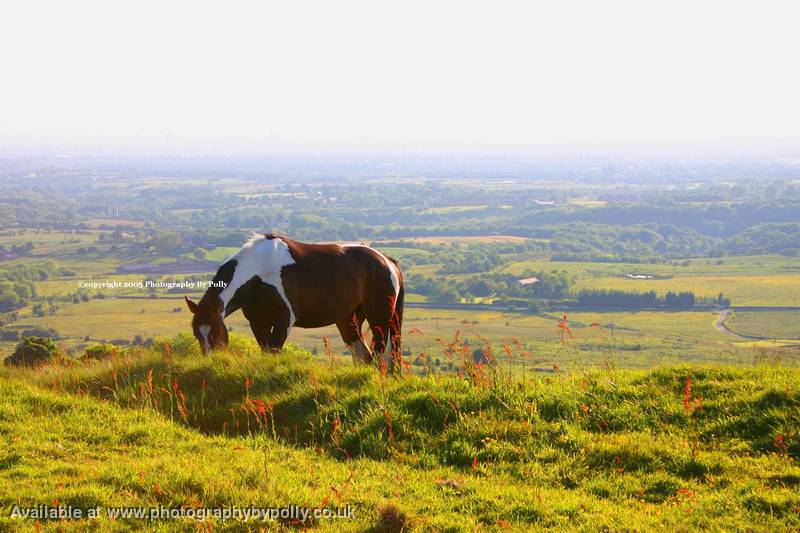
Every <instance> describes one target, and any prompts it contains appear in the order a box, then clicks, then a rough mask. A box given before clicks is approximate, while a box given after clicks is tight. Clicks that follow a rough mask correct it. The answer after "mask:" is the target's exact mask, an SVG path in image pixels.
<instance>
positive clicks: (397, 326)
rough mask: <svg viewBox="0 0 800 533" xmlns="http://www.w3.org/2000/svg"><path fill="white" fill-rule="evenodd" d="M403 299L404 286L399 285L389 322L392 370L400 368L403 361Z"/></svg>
mask: <svg viewBox="0 0 800 533" xmlns="http://www.w3.org/2000/svg"><path fill="white" fill-rule="evenodd" d="M404 300H405V287H404V286H403V285H400V291H399V293H398V295H397V301H396V302H395V304H394V315H393V316H392V319H391V321H390V322H389V333H390V337H389V338H390V340H391V343H392V350H391V356H392V364H393V369H392V370H393V371H400V370H402V368H401V366H402V362H403V345H402V338H401V337H402V330H403V301H404Z"/></svg>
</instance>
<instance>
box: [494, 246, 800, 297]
mask: <svg viewBox="0 0 800 533" xmlns="http://www.w3.org/2000/svg"><path fill="white" fill-rule="evenodd" d="M687 261H688V262H689V265H688V266H680V265H678V266H673V265H668V264H654V265H649V264H627V263H581V262H558V261H519V262H514V263H511V264H510V265H508V266H506V267H505V268H504V270H505V271H507V272H510V273H513V274H521V273H522V272H523V271H525V270H527V269H532V270H539V271H545V272H549V271H553V270H563V271H566V272H569V273H570V274H573V275H574V276H575V277H576V286H575V289H576V290H580V289H620V290H625V291H630V292H646V291H649V290H655V291H656V292H657V293H658V294H659V295H664V294H666V293H667V292H669V291H674V292H680V291H692V292H694V293H695V294H697V295H698V296H708V297H715V296H717V295H718V294H719V293H720V292H721V293H723V294H724V295H725V296H726V297H728V298H730V299H731V301H732V302H733V304H734V305H752V306H798V307H800V259H797V258H790V257H783V256H750V257H725V258H721V259H691V260H687ZM720 261H721V262H722V264H717V263H718V262H720ZM626 274H644V275H653V276H657V277H659V276H660V277H665V278H668V279H630V278H627V277H626Z"/></svg>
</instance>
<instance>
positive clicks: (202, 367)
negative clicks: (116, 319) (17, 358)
mask: <svg viewBox="0 0 800 533" xmlns="http://www.w3.org/2000/svg"><path fill="white" fill-rule="evenodd" d="M161 346H162V347H161V348H159V349H158V350H156V351H133V352H130V353H128V354H120V355H118V356H117V357H116V358H115V359H112V360H109V361H88V362H83V363H72V364H70V365H68V366H64V365H63V364H61V363H54V364H51V365H48V366H45V367H43V368H41V369H39V370H12V369H8V368H5V369H2V370H0V434H2V435H3V436H4V439H5V445H4V446H3V447H2V448H0V466H1V467H2V468H0V506H1V507H2V508H3V509H4V512H3V514H2V516H0V528H4V529H6V530H10V529H15V530H16V529H19V528H22V527H24V528H30V529H37V530H38V529H39V528H40V526H36V527H35V528H34V525H35V524H34V521H27V522H26V521H24V520H23V519H19V518H11V517H10V514H11V509H12V508H13V507H14V506H21V507H31V506H36V505H50V506H54V505H58V504H61V505H64V506H69V505H71V506H73V507H78V508H81V509H84V510H86V509H88V508H90V507H101V508H103V512H105V509H107V508H109V507H113V506H143V507H152V506H159V505H163V506H165V507H172V508H175V507H186V508H202V507H208V508H216V507H225V506H240V507H244V506H248V505H251V504H253V505H256V506H263V507H276V506H277V507H279V506H288V505H299V506H304V507H328V508H334V507H344V506H351V507H352V509H353V513H354V516H355V518H354V519H353V520H344V519H341V520H323V519H320V520H319V521H315V522H307V523H305V524H303V525H306V526H310V525H313V526H315V527H316V528H319V529H321V530H324V531H333V530H336V531H351V530H359V531H364V530H368V529H370V528H372V530H376V531H399V530H401V529H402V530H409V529H415V530H421V531H466V530H469V531H474V530H497V531H500V530H509V529H510V530H514V531H527V530H532V529H558V530H564V529H570V530H586V531H597V530H603V529H607V530H640V529H659V530H685V529H712V530H764V531H767V530H772V531H775V530H789V529H795V528H798V527H800V514H798V512H797V508H798V506H800V496H799V495H798V494H800V493H798V490H797V489H798V483H799V482H800V468H798V466H797V457H798V454H800V447H799V446H800V445H799V444H798V443H800V440H798V439H800V434H798V428H800V418H798V416H800V399H798V391H797V384H798V383H800V375H798V371H797V370H787V369H777V368H766V367H760V368H751V369H738V370H737V369H733V368H725V367H717V368H713V369H711V368H705V367H697V366H694V367H689V366H682V367H675V368H662V369H659V370H656V371H650V372H641V371H639V372H630V371H628V372H623V371H617V372H590V373H588V374H580V373H578V374H574V375H570V376H563V377H558V376H553V377H546V378H533V377H528V378H527V379H525V381H524V382H521V381H519V380H520V379H521V376H520V375H519V374H517V375H506V374H504V373H503V372H502V371H500V372H499V373H495V372H491V371H489V369H488V368H487V369H486V370H484V371H482V372H483V374H476V375H475V376H474V378H473V379H469V380H465V379H459V378H456V377H446V376H438V377H430V378H420V377H402V378H383V377H381V375H380V373H378V372H377V371H375V370H374V369H370V368H354V367H352V366H351V365H350V363H349V362H348V363H339V362H336V361H334V362H314V361H313V360H312V359H309V358H308V356H307V355H304V354H302V353H300V352H298V351H296V350H288V351H287V353H285V354H283V355H280V356H272V357H269V358H265V357H264V356H263V355H261V354H259V353H257V349H256V347H255V346H254V344H253V343H252V342H251V341H246V340H241V339H238V338H237V339H234V344H233V347H232V351H231V352H230V353H218V354H215V355H213V356H211V357H200V356H198V349H197V346H196V344H195V343H194V341H193V339H191V338H176V339H173V340H172V341H171V342H170V343H169V345H166V344H162V345H161ZM167 346H168V347H167ZM481 376H483V377H481ZM689 378H691V379H692V389H691V390H690V392H689V393H688V398H689V399H688V400H687V399H686V398H687V393H686V391H685V389H686V383H687V380H688V379H689ZM178 392H180V394H178ZM76 393H79V394H76ZM700 396H702V401H701V400H699V399H698V398H699V397H700ZM256 400H258V401H263V402H264V405H267V406H268V410H266V411H265V413H264V414H263V415H259V414H258V413H259V411H256V410H255V408H254V407H253V406H255V405H257V402H256ZM240 406H244V407H242V408H241V409H240ZM687 406H688V407H687ZM101 516H102V515H101ZM40 525H43V528H44V529H46V530H53V531H56V530H57V531H83V530H87V529H90V530H95V529H98V528H99V529H101V530H103V531H122V530H129V529H131V528H137V529H138V528H145V527H146V528H148V529H150V530H153V529H155V530H160V531H185V530H188V529H194V528H195V527H199V526H200V525H199V524H197V523H196V522H194V521H193V520H192V519H175V520H162V521H157V522H154V523H147V522H144V521H142V520H137V519H134V518H127V519H116V520H113V521H112V520H109V519H108V518H99V519H91V520H89V519H83V520H79V521H66V520H64V521H45V522H43V524H40ZM289 525H290V524H289V523H288V522H283V523H281V522H276V523H266V524H258V525H257V526H256V527H266V528H267V529H268V530H275V529H279V528H281V527H286V526H289ZM295 525H301V524H295ZM208 527H211V528H212V529H213V530H215V531H241V530H244V528H245V527H246V525H245V524H242V523H241V522H234V521H228V522H223V521H221V520H218V519H213V518H212V519H209V522H208V523H206V524H205V525H204V529H205V530H208V529H207V528H208Z"/></svg>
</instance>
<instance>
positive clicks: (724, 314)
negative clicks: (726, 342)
mask: <svg viewBox="0 0 800 533" xmlns="http://www.w3.org/2000/svg"><path fill="white" fill-rule="evenodd" d="M732 314H733V311H731V310H730V309H725V310H723V311H721V312H720V313H719V316H718V317H717V320H716V321H714V327H715V328H717V330H718V331H719V332H720V333H724V334H725V335H731V336H733V337H738V336H739V335H737V334H736V333H734V332H733V331H731V330H730V329H728V326H726V325H725V321H726V320H727V319H728V317H729V316H731V315H732Z"/></svg>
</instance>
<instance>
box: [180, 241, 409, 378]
mask: <svg viewBox="0 0 800 533" xmlns="http://www.w3.org/2000/svg"><path fill="white" fill-rule="evenodd" d="M403 294H404V289H403V274H402V273H401V272H400V268H399V267H398V266H397V263H396V262H395V261H394V260H393V259H391V258H389V257H386V256H385V255H383V254H382V253H380V252H378V251H377V250H374V249H372V248H370V247H368V246H364V245H360V244H346V245H338V244H306V243H301V242H297V241H294V240H292V239H289V238H286V237H283V236H277V235H273V234H267V235H254V236H253V238H251V239H250V240H249V241H247V242H246V243H245V244H244V246H242V248H241V249H240V250H239V251H238V252H237V253H236V254H235V255H233V257H231V258H230V259H229V260H228V261H226V262H225V263H224V264H223V265H222V266H221V267H220V268H219V270H218V271H217V274H216V275H215V276H214V280H213V283H212V284H211V286H210V287H209V289H208V290H207V291H206V293H205V294H204V295H203V297H202V299H201V300H200V301H199V302H197V303H195V302H193V301H192V300H190V299H189V298H188V297H187V298H186V304H187V305H188V306H189V310H191V312H192V313H193V315H194V317H193V318H192V330H193V331H194V335H195V337H197V340H198V341H199V342H200V347H201V348H202V350H203V353H204V354H205V353H208V352H209V351H210V350H212V349H214V348H218V347H222V346H226V345H227V344H228V330H227V328H226V327H225V323H224V319H225V317H226V316H228V315H230V314H231V313H233V312H235V311H237V310H238V309H241V310H242V312H243V313H244V316H245V318H247V320H248V321H249V322H250V329H251V330H252V331H253V335H255V338H256V341H257V342H258V344H259V346H261V348H262V349H263V350H270V351H277V350H280V349H281V348H282V347H283V344H284V342H286V338H287V337H288V335H289V332H290V331H291V329H292V327H294V326H298V327H301V328H319V327H322V326H328V325H331V324H336V327H337V328H339V333H341V335H342V339H343V340H344V342H345V344H346V345H347V346H348V348H349V349H350V351H351V352H352V354H353V360H354V361H363V362H365V363H370V362H372V354H373V352H374V353H375V354H376V355H379V356H383V357H385V361H386V363H387V365H388V364H390V362H391V361H390V359H389V356H391V357H392V360H393V361H395V362H399V360H400V355H401V354H402V352H401V344H400V333H401V331H400V330H401V327H402V323H403ZM364 320H366V321H367V322H368V323H369V327H370V330H371V331H372V349H371V350H370V348H369V347H367V345H366V344H365V342H364V339H363V337H362V334H361V328H362V325H363V324H364ZM387 341H388V343H389V345H390V347H389V349H388V350H387ZM392 366H395V365H392Z"/></svg>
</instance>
